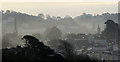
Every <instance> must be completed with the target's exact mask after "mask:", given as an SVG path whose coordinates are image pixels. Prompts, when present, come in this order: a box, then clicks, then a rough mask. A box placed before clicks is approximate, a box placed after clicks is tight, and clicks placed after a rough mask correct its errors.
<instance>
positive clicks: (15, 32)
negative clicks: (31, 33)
mask: <svg viewBox="0 0 120 62" xmlns="http://www.w3.org/2000/svg"><path fill="white" fill-rule="evenodd" d="M14 34H16V35H18V30H17V21H16V17H15V19H14Z"/></svg>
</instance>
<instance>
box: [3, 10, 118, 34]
mask: <svg viewBox="0 0 120 62" xmlns="http://www.w3.org/2000/svg"><path fill="white" fill-rule="evenodd" d="M1 12H2V20H3V31H4V32H3V34H4V33H9V32H13V29H14V28H13V27H14V20H16V21H17V29H18V31H19V33H36V32H38V33H43V32H44V31H45V30H46V29H47V28H50V27H52V26H56V27H57V28H59V29H60V30H61V31H62V32H64V33H68V32H72V33H96V29H97V26H98V24H99V25H100V28H101V29H102V30H103V29H104V28H105V26H104V22H105V21H106V20H108V19H111V20H114V21H115V22H117V21H118V16H117V15H118V14H117V13H112V14H110V13H103V14H101V15H99V14H96V15H92V14H86V13H83V14H82V15H78V16H76V17H74V18H73V17H71V16H66V17H63V18H62V17H60V16H50V15H44V14H42V13H40V14H38V16H34V15H29V14H26V13H21V12H16V11H11V10H6V11H4V10H2V11H1ZM8 31H9V32H8Z"/></svg>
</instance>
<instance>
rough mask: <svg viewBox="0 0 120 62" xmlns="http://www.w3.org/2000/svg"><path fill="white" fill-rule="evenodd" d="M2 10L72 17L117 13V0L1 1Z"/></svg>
mask: <svg viewBox="0 0 120 62" xmlns="http://www.w3.org/2000/svg"><path fill="white" fill-rule="evenodd" d="M0 7H1V8H2V9H3V10H14V11H19V12H22V13H27V14H31V15H38V14H39V13H43V14H45V15H48V14H49V15H51V16H61V17H65V16H67V15H70V16H72V17H75V16H79V15H81V14H82V13H89V14H102V13H106V12H109V13H116V12H118V0H104V1H100V0H92V1H90V0H29V1H28V0H19V1H18V0H1V5H0Z"/></svg>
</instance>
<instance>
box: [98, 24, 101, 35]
mask: <svg viewBox="0 0 120 62" xmlns="http://www.w3.org/2000/svg"><path fill="white" fill-rule="evenodd" d="M97 34H98V35H100V34H101V33H100V26H99V24H98V28H97Z"/></svg>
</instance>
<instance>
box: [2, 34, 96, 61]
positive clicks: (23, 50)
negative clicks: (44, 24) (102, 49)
mask: <svg viewBox="0 0 120 62" xmlns="http://www.w3.org/2000/svg"><path fill="white" fill-rule="evenodd" d="M22 39H24V40H25V41H26V46H25V47H21V46H17V47H16V48H10V49H7V48H6V49H2V50H3V52H2V54H3V55H2V62H37V61H38V62H70V61H72V62H81V61H89V62H97V61H96V60H90V59H89V57H82V56H79V57H78V58H80V60H72V58H71V60H67V59H64V58H63V57H62V56H61V55H59V54H57V53H55V52H54V50H52V49H50V48H49V47H47V46H45V45H44V44H43V43H42V42H40V41H39V40H38V39H36V38H35V37H33V36H30V35H26V36H24V37H23V38H22ZM76 58H77V57H76Z"/></svg>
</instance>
